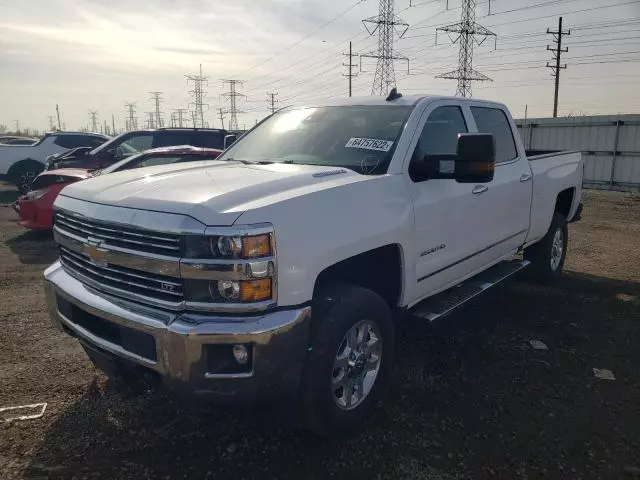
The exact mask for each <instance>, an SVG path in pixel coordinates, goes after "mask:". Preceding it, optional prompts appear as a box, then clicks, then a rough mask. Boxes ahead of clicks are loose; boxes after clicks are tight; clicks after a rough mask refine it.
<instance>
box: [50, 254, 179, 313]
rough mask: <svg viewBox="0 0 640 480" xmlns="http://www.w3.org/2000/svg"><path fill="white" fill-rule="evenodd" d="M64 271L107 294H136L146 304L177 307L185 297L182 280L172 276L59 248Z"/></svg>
mask: <svg viewBox="0 0 640 480" xmlns="http://www.w3.org/2000/svg"><path fill="white" fill-rule="evenodd" d="M60 261H61V263H62V266H63V267H64V268H65V270H67V272H68V273H69V274H70V275H72V276H74V277H76V278H77V279H78V280H80V281H81V282H83V283H86V284H87V285H89V286H92V287H94V288H96V289H97V290H103V291H106V292H107V293H112V294H116V295H117V294H121V295H122V296H124V297H130V296H131V294H134V295H136V296H138V297H139V298H140V299H141V300H143V301H144V300H146V303H150V304H156V305H159V306H164V307H179V306H180V305H181V303H182V301H183V300H184V296H183V288H182V281H181V280H180V279H177V278H174V277H167V276H164V275H157V274H153V273H147V272H141V271H139V270H131V269H129V268H125V267H121V266H118V265H111V264H108V265H97V264H95V263H94V262H92V261H91V259H90V258H89V257H87V256H85V255H81V254H79V253H77V252H73V251H71V250H69V249H68V248H65V247H62V246H61V247H60Z"/></svg>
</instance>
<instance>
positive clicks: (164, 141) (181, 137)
mask: <svg viewBox="0 0 640 480" xmlns="http://www.w3.org/2000/svg"><path fill="white" fill-rule="evenodd" d="M189 140H190V137H189V134H188V133H187V132H170V131H169V132H166V131H165V132H158V133H156V139H155V140H154V142H153V146H154V147H174V146H178V145H191V144H190V143H189Z"/></svg>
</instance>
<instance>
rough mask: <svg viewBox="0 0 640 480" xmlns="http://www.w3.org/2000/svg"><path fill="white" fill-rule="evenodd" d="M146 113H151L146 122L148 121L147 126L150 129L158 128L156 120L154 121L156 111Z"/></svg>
mask: <svg viewBox="0 0 640 480" xmlns="http://www.w3.org/2000/svg"><path fill="white" fill-rule="evenodd" d="M146 113H147V115H149V118H147V122H146V123H147V128H148V129H154V128H156V125H155V123H156V122H155V121H154V120H155V115H156V112H146Z"/></svg>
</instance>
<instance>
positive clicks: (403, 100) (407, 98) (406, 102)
mask: <svg viewBox="0 0 640 480" xmlns="http://www.w3.org/2000/svg"><path fill="white" fill-rule="evenodd" d="M398 93H402V92H398ZM437 100H452V101H456V102H459V103H483V104H487V105H489V104H491V105H495V106H499V107H500V108H504V109H506V106H505V105H504V104H502V103H500V102H493V101H489V100H482V99H477V98H465V97H453V96H447V95H429V94H418V95H402V96H401V97H398V98H396V99H394V100H387V99H386V97H346V98H332V99H329V100H324V101H320V102H317V103H313V104H306V105H304V106H307V107H311V106H317V107H338V106H346V105H358V106H363V105H364V106H366V105H372V106H373V105H379V106H384V105H402V106H415V105H417V104H418V103H420V102H422V101H437Z"/></svg>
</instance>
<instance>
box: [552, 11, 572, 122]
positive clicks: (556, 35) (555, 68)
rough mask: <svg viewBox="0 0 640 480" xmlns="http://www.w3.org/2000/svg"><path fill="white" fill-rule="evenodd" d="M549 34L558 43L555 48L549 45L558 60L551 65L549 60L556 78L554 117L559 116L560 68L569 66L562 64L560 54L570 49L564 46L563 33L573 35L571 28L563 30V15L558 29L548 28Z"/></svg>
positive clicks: (559, 20) (553, 75)
mask: <svg viewBox="0 0 640 480" xmlns="http://www.w3.org/2000/svg"><path fill="white" fill-rule="evenodd" d="M547 34H549V35H553V43H555V44H556V46H555V48H554V47H552V46H550V45H547V50H548V51H550V52H551V54H552V55H553V60H555V61H556V64H555V65H549V62H547V67H548V68H550V69H551V71H552V72H553V73H552V74H551V76H552V77H555V79H556V88H555V92H554V95H553V118H556V117H557V116H558V91H559V90H560V70H564V69H565V68H567V64H566V63H565V64H564V66H560V56H561V55H562V54H563V53H567V52H568V51H569V49H568V48H564V49H563V48H562V36H563V35H571V30H566V31H565V30H562V17H560V18H558V31H557V32H552V31H551V30H549V29H548V28H547Z"/></svg>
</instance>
